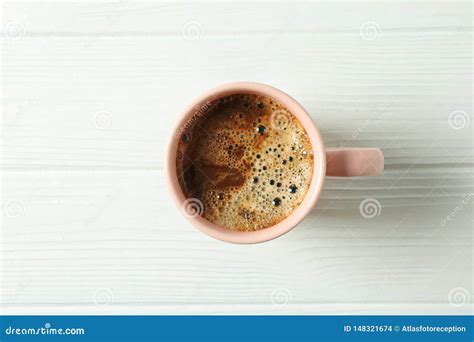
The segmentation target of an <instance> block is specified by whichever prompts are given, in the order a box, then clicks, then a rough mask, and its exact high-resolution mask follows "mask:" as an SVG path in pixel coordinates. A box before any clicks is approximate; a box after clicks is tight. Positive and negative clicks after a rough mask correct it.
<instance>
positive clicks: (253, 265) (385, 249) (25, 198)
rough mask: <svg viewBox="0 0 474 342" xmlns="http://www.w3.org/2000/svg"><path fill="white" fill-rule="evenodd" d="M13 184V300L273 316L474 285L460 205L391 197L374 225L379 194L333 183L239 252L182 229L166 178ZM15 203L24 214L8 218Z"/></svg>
mask: <svg viewBox="0 0 474 342" xmlns="http://www.w3.org/2000/svg"><path fill="white" fill-rule="evenodd" d="M3 181H4V190H3V195H4V196H3V197H4V199H10V200H8V201H7V202H6V204H5V205H4V211H5V210H6V211H5V212H4V217H3V231H2V240H3V244H2V255H3V257H4V260H3V267H2V270H3V274H2V285H3V300H4V303H5V304H10V305H16V304H25V305H26V304H45V305H47V304H48V303H49V304H65V303H78V304H81V305H93V301H92V300H93V298H94V295H95V292H96V291H98V290H100V289H110V291H112V293H113V297H114V303H116V304H117V305H131V306H133V305H141V304H147V305H148V304H149V305H153V304H157V303H161V304H160V305H162V304H170V305H171V304H173V303H174V304H178V303H182V304H185V303H187V304H190V305H197V304H203V305H204V304H207V305H211V306H212V305H214V304H227V305H231V304H238V303H240V304H242V303H254V304H259V305H263V306H265V305H267V307H268V309H269V310H271V308H272V303H271V302H270V301H269V300H270V298H271V296H270V295H271V293H272V291H274V290H275V289H284V290H282V291H283V292H284V293H282V294H281V296H285V295H288V294H287V291H289V293H290V294H289V295H288V296H291V298H292V299H291V300H292V303H293V304H304V303H349V302H354V303H368V304H370V303H394V304H396V303H402V302H411V303H438V304H443V303H446V304H449V302H447V295H448V293H449V291H450V290H451V289H452V288H455V287H460V286H461V287H465V288H469V287H468V286H469V283H470V281H471V274H470V271H472V264H471V263H470V260H471V253H470V252H471V241H470V239H469V237H470V236H471V234H472V231H471V228H470V223H469V222H470V215H471V212H470V210H468V209H469V208H471V207H465V208H464V210H461V211H460V212H459V213H458V214H456V216H455V217H454V219H453V221H451V222H449V224H448V225H447V226H442V225H441V220H442V219H443V218H445V217H446V216H447V215H449V214H450V212H451V211H452V210H454V208H455V207H456V206H457V205H458V204H459V203H460V201H461V200H462V198H456V197H448V196H445V197H444V198H443V200H441V201H440V200H439V199H438V198H437V197H436V196H435V197H429V198H428V199H427V200H426V201H425V203H424V205H419V206H417V203H420V201H422V200H421V199H407V198H404V197H403V196H401V197H399V198H398V199H394V198H392V199H385V198H381V199H380V203H381V206H380V208H379V209H380V215H379V216H377V217H375V218H373V219H367V218H364V217H362V216H361V215H360V213H359V205H360V202H361V199H363V198H364V196H366V197H368V196H372V194H371V193H368V192H367V190H359V191H354V190H352V191H351V190H345V191H342V192H341V191H340V190H332V189H328V190H327V191H326V195H325V196H323V198H322V200H321V202H320V203H319V204H318V206H317V208H316V209H315V210H314V212H313V213H312V214H311V215H309V216H308V217H307V218H306V220H305V221H304V223H303V224H301V225H300V226H299V227H297V228H296V229H295V230H294V231H292V232H291V233H289V234H287V235H286V236H284V237H282V238H280V239H277V240H274V241H272V242H269V243H265V244H261V245H253V246H239V245H231V244H225V243H222V242H219V241H215V240H213V239H210V238H208V237H206V236H205V235H203V234H201V233H200V232H198V231H197V230H195V229H194V228H193V227H192V226H191V225H189V224H188V223H187V222H185V220H184V219H183V217H182V215H181V214H180V213H179V210H178V209H176V208H175V207H174V204H173V203H170V200H169V198H168V194H167V192H166V187H165V181H164V177H163V173H162V172H161V171H121V172H118V171H115V172H109V171H104V172H97V171H96V172H84V171H75V172H64V171H62V172H36V171H33V172H27V173H25V172H5V173H4V178H3ZM352 192H356V193H357V194H358V196H357V198H353V199H349V198H348V197H349V196H346V194H347V193H352ZM13 201H16V203H21V204H20V206H22V210H16V211H13V210H10V211H9V208H11V206H13V205H15V203H14V202H13ZM337 201H341V203H340V204H337V205H336V204H335V205H334V206H333V204H332V203H333V202H337ZM12 203H13V204H12ZM386 204H387V205H386ZM391 204H392V205H391ZM394 204H395V205H394ZM471 204H472V203H469V205H471ZM16 205H17V206H18V204H16ZM11 212H13V213H19V214H18V215H11V214H10V215H8V213H11ZM104 291H108V290H104ZM104 295H105V296H107V295H108V292H107V293H105V294H104ZM269 296H270V297H269ZM183 310H185V309H183ZM242 310H243V309H242ZM244 311H245V310H244ZM248 312H250V311H248Z"/></svg>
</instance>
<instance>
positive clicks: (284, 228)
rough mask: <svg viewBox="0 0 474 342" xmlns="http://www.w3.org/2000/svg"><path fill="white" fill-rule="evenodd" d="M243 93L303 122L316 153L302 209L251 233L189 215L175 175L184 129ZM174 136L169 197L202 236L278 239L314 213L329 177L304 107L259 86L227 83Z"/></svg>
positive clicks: (189, 111)
mask: <svg viewBox="0 0 474 342" xmlns="http://www.w3.org/2000/svg"><path fill="white" fill-rule="evenodd" d="M242 93H244V94H256V95H264V96H268V97H271V98H273V99H275V100H277V101H278V102H280V103H281V104H282V105H283V106H284V107H285V108H286V109H288V110H289V111H290V113H292V114H293V115H294V116H295V117H296V118H297V119H298V120H299V121H300V122H301V124H302V125H303V127H304V129H305V130H306V133H307V135H308V138H309V139H310V142H311V147H312V150H313V174H312V176H311V183H310V187H309V189H308V191H307V192H306V195H305V196H304V199H303V201H302V202H301V203H300V205H299V206H298V207H297V208H296V209H295V210H294V211H293V212H292V213H291V214H290V215H289V216H287V217H286V218H285V219H283V220H282V221H280V222H278V223H277V224H276V225H273V226H270V227H268V228H264V229H261V230H257V231H251V232H248V231H244V232H243V231H234V230H230V229H228V228H224V227H222V226H219V225H217V224H215V223H213V222H210V221H208V220H206V219H205V218H203V217H201V216H200V215H199V214H198V213H196V214H188V213H186V212H185V210H184V209H183V206H184V205H185V203H187V202H186V200H189V199H188V198H186V197H185V196H184V193H183V191H182V189H181V186H180V185H179V181H178V175H177V172H176V152H177V148H178V142H179V139H180V137H181V134H182V133H183V132H184V131H185V127H186V126H187V125H189V122H190V121H192V120H193V119H194V120H196V119H197V118H198V117H199V116H200V115H202V114H204V113H205V111H206V110H205V109H203V108H206V107H205V106H206V105H209V104H210V103H212V102H213V101H215V100H217V99H219V98H222V97H225V96H228V95H232V94H242ZM196 116H197V117H196ZM172 132H173V134H172V136H171V140H170V141H169V143H168V148H167V156H166V180H167V184H168V188H169V191H170V194H171V196H172V198H173V201H174V202H175V204H176V205H177V206H178V209H180V211H181V212H182V214H183V216H184V217H185V218H186V219H187V220H188V221H189V222H190V223H191V224H192V225H194V226H195V227H196V228H198V229H199V230H200V231H201V232H203V233H205V234H207V235H209V236H211V237H213V238H215V239H218V240H221V241H226V242H231V243H239V244H250V243H260V242H265V241H269V240H272V239H275V238H277V237H279V236H282V235H284V234H286V233H287V232H289V231H290V230H292V229H293V228H295V227H296V226H297V225H298V224H299V223H300V222H301V221H302V220H303V219H304V218H305V217H306V215H307V214H308V213H309V212H310V211H311V209H312V208H313V207H314V205H315V204H316V202H317V201H318V199H319V197H320V194H321V190H322V188H323V185H324V178H325V175H326V153H325V148H324V143H323V139H322V137H321V133H320V132H319V129H318V128H317V126H316V124H315V123H314V121H313V120H312V118H311V116H310V115H309V113H308V112H307V111H306V110H305V109H304V108H303V106H301V105H300V104H299V103H298V102H297V101H296V100H295V99H293V98H292V97H291V96H289V95H288V94H286V93H285V92H283V91H281V90H279V89H276V88H274V87H272V86H269V85H267V84H263V83H256V82H233V83H226V84H223V85H221V86H218V87H215V88H213V89H210V90H208V91H206V92H205V93H204V94H202V95H201V96H199V97H198V98H197V99H196V100H194V101H193V102H192V103H191V104H190V105H189V106H188V107H187V108H186V109H185V110H184V112H183V113H182V114H181V115H180V117H179V119H178V120H177V122H176V124H175V126H174V127H173V131H172Z"/></svg>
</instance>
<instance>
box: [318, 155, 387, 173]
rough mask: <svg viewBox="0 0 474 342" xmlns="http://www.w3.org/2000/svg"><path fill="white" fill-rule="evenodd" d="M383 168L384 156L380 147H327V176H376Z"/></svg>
mask: <svg viewBox="0 0 474 342" xmlns="http://www.w3.org/2000/svg"><path fill="white" fill-rule="evenodd" d="M383 168H384V156H383V152H382V150H380V149H379V148H327V149H326V176H332V177H355V176H375V175H377V174H379V173H381V172H382V171H383Z"/></svg>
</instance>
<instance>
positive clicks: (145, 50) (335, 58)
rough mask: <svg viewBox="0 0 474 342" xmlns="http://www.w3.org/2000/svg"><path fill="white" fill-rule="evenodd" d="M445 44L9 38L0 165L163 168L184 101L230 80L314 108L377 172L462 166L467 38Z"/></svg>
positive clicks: (328, 136) (430, 37) (336, 139)
mask: <svg viewBox="0 0 474 342" xmlns="http://www.w3.org/2000/svg"><path fill="white" fill-rule="evenodd" d="M443 37H444V34H439V33H422V34H420V33H419V32H413V33H412V34H394V35H392V36H391V37H384V40H383V41H380V42H377V43H375V44H367V43H368V42H366V41H361V40H360V37H359V36H357V35H356V36H347V37H340V38H338V39H337V40H336V41H335V40H334V39H333V38H331V37H327V36H323V37H315V38H314V39H310V40H308V38H307V37H304V36H293V37H285V36H276V37H273V38H272V41H273V42H274V44H268V38H265V37H264V38H262V37H251V38H249V37H246V38H236V39H233V40H227V39H219V38H212V39H202V40H201V41H200V42H199V44H195V43H194V42H192V43H188V41H184V42H183V41H181V40H178V39H175V38H161V37H160V38H156V37H152V38H140V37H133V38H100V40H99V41H95V42H94V43H93V44H92V45H90V46H88V47H85V45H86V44H88V40H89V38H41V39H40V38H24V39H21V40H19V41H9V42H8V43H7V44H6V45H5V48H4V63H3V74H4V77H3V82H4V84H5V85H7V87H5V89H4V98H5V102H4V108H5V113H6V114H5V116H4V120H3V125H4V130H3V137H4V141H3V146H4V150H3V152H4V158H3V164H2V167H4V168H71V167H98V168H117V167H120V168H145V169H157V168H158V169H162V168H163V166H164V165H163V162H164V157H163V156H164V151H165V147H166V144H167V141H168V139H169V137H170V136H171V130H172V127H173V125H174V124H175V121H176V117H177V116H178V115H179V113H180V112H181V111H182V110H183V108H184V107H185V106H186V105H187V103H189V102H190V101H191V100H192V99H193V98H194V97H196V96H198V94H200V93H201V92H203V91H204V90H205V89H207V88H210V87H213V86H216V85H218V84H221V83H225V82H229V81H236V80H254V81H262V82H265V83H270V84H273V85H275V86H277V87H280V88H282V89H284V90H286V91H287V92H289V93H290V94H291V95H293V96H294V97H295V98H296V99H298V100H299V101H300V102H301V103H302V104H303V105H304V106H305V107H306V108H307V109H308V111H309V112H311V113H312V115H313V118H314V120H315V121H316V122H317V124H318V125H319V126H320V128H321V130H322V133H323V136H324V138H325V141H326V144H327V146H331V147H334V146H344V145H346V146H357V145H359V146H374V147H376V146H377V147H382V148H384V151H385V154H386V157H387V159H386V162H387V165H388V166H389V167H390V165H392V164H393V165H400V164H409V165H413V164H415V163H416V164H432V165H438V164H440V163H451V164H452V163H454V164H456V163H459V162H462V158H463V157H467V158H472V148H471V143H470V142H471V132H470V130H469V129H461V130H455V129H452V127H451V126H450V125H449V123H450V122H449V115H450V114H451V113H452V112H454V111H462V112H465V115H466V116H467V119H468V120H470V116H471V115H472V114H471V113H472V112H471V110H470V109H471V96H470V89H471V88H470V82H471V80H470V72H471V70H472V64H471V59H470V54H471V51H470V48H469V46H470V44H469V42H471V41H472V35H471V34H467V33H463V34H459V35H456V36H455V37H452V38H450V40H447V43H446V44H447V46H446V49H442V50H440V49H439V42H440V39H442V38H443ZM370 43H371V42H370ZM217 46H218V47H219V48H218V49H216V47H217ZM280 46H285V47H286V49H285V50H282V49H281V48H280ZM230 52H232V53H230ZM430 52H431V53H430ZM224 60H225V61H226V62H225V63H222V62H221V61H224ZM229 65H232V67H229ZM281 70H284V72H281ZM420 132H422V133H425V132H426V133H430V134H422V133H421V134H420ZM420 156H423V157H422V158H420ZM466 162H467V161H464V162H462V163H466Z"/></svg>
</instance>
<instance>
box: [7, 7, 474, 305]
mask: <svg viewBox="0 0 474 342" xmlns="http://www.w3.org/2000/svg"><path fill="white" fill-rule="evenodd" d="M471 7H472V5H471V3H470V2H458V3H440V2H403V3H396V2H381V1H377V2H363V3H353V2H347V3H341V2H310V3H308V2H307V3H294V2H292V1H287V2H278V3H261V2H254V3H251V2H247V3H228V2H217V3H216V2H214V3H211V2H202V1H200V2H193V3H183V2H167V3H159V2H155V3H151V2H132V1H126V0H124V1H113V2H105V3H93V2H87V3H79V2H75V3H69V2H48V3H41V2H15V3H14V2H6V3H4V4H3V8H2V10H3V11H2V12H3V13H2V28H3V36H2V91H3V102H2V127H3V130H2V157H1V172H2V188H1V194H2V208H3V211H2V219H1V222H2V226H1V241H2V243H1V249H2V251H1V257H2V258H1V260H2V264H1V271H2V272H1V289H2V293H1V294H2V299H1V305H2V313H44V314H47V313H48V314H50V313H57V314H61V313H66V314H73V313H83V314H87V313H111V314H116V313H117V314H136V313H142V314H165V313H169V314H185V313H193V314H194V313H197V314H203V313H206V314H214V313H226V314H236V313H239V314H282V313H289V314H298V313H300V314H320V313H326V314H332V313H337V314H342V313H371V314H376V313H387V314H396V313H407V314H408V313H410V314H417V313H418V314H421V313H445V314H458V313H470V312H471V310H472V297H473V283H472V278H473V277H472V276H473V264H472V235H473V234H472V217H473V215H472V208H473V197H472V193H473V192H474V189H473V179H472V157H473V149H472V127H473V123H472V102H471V101H472V41H473V39H472V19H473V17H472V12H471ZM231 81H257V82H263V83H268V84H271V85H274V86H276V87H278V88H280V89H282V90H284V91H286V92H288V93H289V94H291V95H292V96H293V97H295V98H296V99H297V100H298V101H300V102H301V103H302V104H303V105H304V106H305V107H306V108H307V109H308V110H309V111H310V112H311V113H312V116H313V118H314V120H315V122H316V123H317V124H318V125H319V127H320V129H321V131H322V134H323V137H324V139H325V141H326V145H327V146H329V147H338V146H361V147H381V148H382V149H383V151H384V153H385V156H386V170H385V171H384V173H383V175H381V176H379V177H376V178H370V179H369V178H366V179H336V178H333V179H327V182H326V187H325V190H324V192H323V194H322V199H321V200H320V202H319V203H318V205H317V207H316V208H315V209H314V211H313V212H312V213H311V215H309V217H307V218H306V219H305V221H304V222H303V223H302V224H301V225H300V226H299V227H297V228H296V229H294V230H293V231H292V232H290V233H289V234H287V235H285V236H283V237H281V238H279V239H276V240H274V241H271V242H268V243H264V244H259V245H249V246H241V245H232V244H228V243H223V242H219V241H216V240H213V239H211V238H209V237H207V236H205V235H203V234H201V233H200V232H198V231H197V230H196V229H195V228H193V227H192V226H191V225H190V224H188V223H187V221H185V219H184V218H183V217H182V215H181V214H180V212H179V210H178V209H176V208H175V206H174V204H173V203H171V200H170V197H169V195H168V192H167V190H166V184H165V181H164V176H163V168H164V151H165V146H166V144H167V140H168V138H169V136H170V134H171V127H172V125H173V123H174V122H175V120H176V118H177V116H178V115H179V113H180V112H181V111H182V109H183V108H184V107H185V105H186V104H187V103H189V102H190V101H191V100H192V99H193V98H195V97H196V96H198V95H199V94H200V93H201V92H203V91H205V90H206V89H208V88H211V87H213V86H216V85H219V84H221V83H225V82H231ZM470 194H471V195H470ZM366 199H371V201H372V202H373V203H375V207H374V208H375V212H374V213H370V212H369V213H364V212H363V211H362V213H363V215H362V214H361V211H360V208H359V207H360V206H361V203H366V202H367V201H366V202H363V201H364V200H366Z"/></svg>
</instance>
